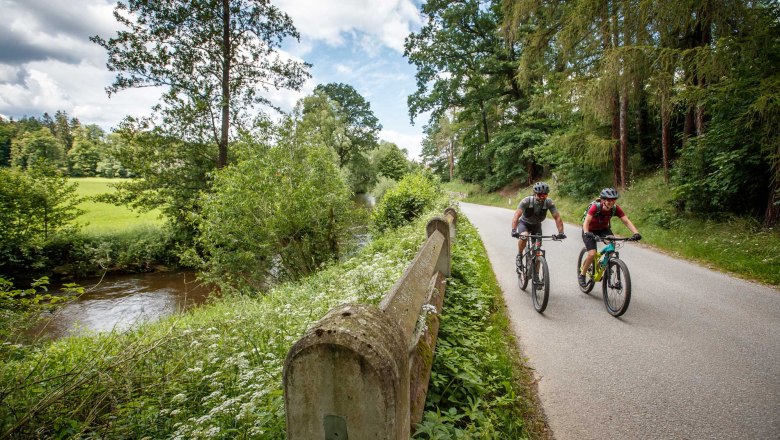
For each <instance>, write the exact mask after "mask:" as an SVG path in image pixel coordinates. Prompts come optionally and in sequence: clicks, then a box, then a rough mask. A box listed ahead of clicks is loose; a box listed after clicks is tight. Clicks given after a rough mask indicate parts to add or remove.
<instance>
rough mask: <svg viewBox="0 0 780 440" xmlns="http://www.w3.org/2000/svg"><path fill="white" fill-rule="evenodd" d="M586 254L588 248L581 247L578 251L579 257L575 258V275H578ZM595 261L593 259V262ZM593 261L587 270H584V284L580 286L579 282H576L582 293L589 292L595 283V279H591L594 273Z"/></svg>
mask: <svg viewBox="0 0 780 440" xmlns="http://www.w3.org/2000/svg"><path fill="white" fill-rule="evenodd" d="M587 255H588V250H587V249H585V248H582V250H581V251H580V257H579V258H578V259H577V277H579V276H580V268H581V267H582V262H583V261H585V257H586V256H587ZM593 263H595V261H594V262H593ZM593 263H591V265H590V266H589V267H588V270H587V272H585V285H584V286H580V283H579V282H578V283H577V285H578V286H579V287H580V290H582V293H590V291H591V290H593V286H594V285H595V284H596V282H595V281H593V275H594V267H593Z"/></svg>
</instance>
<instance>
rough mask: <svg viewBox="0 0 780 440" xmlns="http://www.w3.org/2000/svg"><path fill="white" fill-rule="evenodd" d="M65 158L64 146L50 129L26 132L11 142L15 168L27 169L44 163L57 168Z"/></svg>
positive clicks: (12, 163) (12, 161)
mask: <svg viewBox="0 0 780 440" xmlns="http://www.w3.org/2000/svg"><path fill="white" fill-rule="evenodd" d="M64 157H65V151H64V146H63V145H62V143H61V142H60V141H59V140H58V139H57V138H55V137H54V135H53V134H52V133H51V130H49V129H48V128H41V129H39V130H36V131H28V132H24V133H22V135H21V136H19V137H17V138H15V139H14V140H13V141H12V142H11V165H13V166H15V167H19V168H23V169H27V168H30V167H33V166H35V164H37V163H43V162H48V163H49V164H51V165H52V166H55V167H57V166H61V165H62V164H63V159H64Z"/></svg>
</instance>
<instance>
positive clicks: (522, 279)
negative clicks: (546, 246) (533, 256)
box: [515, 253, 529, 290]
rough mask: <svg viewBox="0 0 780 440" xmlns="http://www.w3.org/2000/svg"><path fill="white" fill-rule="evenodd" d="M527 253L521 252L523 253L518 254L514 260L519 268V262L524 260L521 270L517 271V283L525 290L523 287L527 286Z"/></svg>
mask: <svg viewBox="0 0 780 440" xmlns="http://www.w3.org/2000/svg"><path fill="white" fill-rule="evenodd" d="M527 256H528V254H527V253H523V255H518V256H517V259H516V260H515V265H516V266H517V267H518V268H519V267H520V262H521V261H523V260H525V265H524V266H523V268H522V270H518V271H517V284H518V285H519V286H520V288H521V289H523V290H525V288H526V287H527V286H528V269H529V266H528V258H527Z"/></svg>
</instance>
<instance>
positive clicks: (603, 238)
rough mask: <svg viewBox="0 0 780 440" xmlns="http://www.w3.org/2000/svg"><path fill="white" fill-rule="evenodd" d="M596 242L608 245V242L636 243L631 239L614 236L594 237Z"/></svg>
mask: <svg viewBox="0 0 780 440" xmlns="http://www.w3.org/2000/svg"><path fill="white" fill-rule="evenodd" d="M594 238H595V240H596V241H600V242H602V243H606V242H608V241H636V240H635V239H633V238H631V237H625V238H623V237H615V236H614V235H607V236H606V237H599V236H598V235H596V236H594Z"/></svg>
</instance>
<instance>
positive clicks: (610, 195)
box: [599, 188, 620, 199]
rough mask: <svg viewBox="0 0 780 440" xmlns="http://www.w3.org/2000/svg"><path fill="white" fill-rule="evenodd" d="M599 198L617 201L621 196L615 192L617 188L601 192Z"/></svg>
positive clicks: (605, 189)
mask: <svg viewBox="0 0 780 440" xmlns="http://www.w3.org/2000/svg"><path fill="white" fill-rule="evenodd" d="M599 197H600V198H602V199H617V198H618V197H620V195H618V192H617V191H615V188H604V189H602V190H601V194H599Z"/></svg>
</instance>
